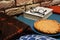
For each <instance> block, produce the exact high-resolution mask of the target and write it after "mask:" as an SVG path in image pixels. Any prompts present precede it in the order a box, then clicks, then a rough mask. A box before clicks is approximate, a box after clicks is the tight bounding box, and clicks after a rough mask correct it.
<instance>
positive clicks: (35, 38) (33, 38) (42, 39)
mask: <svg viewBox="0 0 60 40" xmlns="http://www.w3.org/2000/svg"><path fill="white" fill-rule="evenodd" d="M18 40H57V39H55V38H52V37H48V36H42V35H36V34H32V35H24V36H21V37H20V38H19V39H18Z"/></svg>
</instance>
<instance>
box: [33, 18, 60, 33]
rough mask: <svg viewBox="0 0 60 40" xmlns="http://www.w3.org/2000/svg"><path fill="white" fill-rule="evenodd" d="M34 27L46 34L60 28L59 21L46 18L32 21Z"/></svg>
mask: <svg viewBox="0 0 60 40" xmlns="http://www.w3.org/2000/svg"><path fill="white" fill-rule="evenodd" d="M34 28H35V29H37V30H38V31H41V32H44V33H47V34H55V33H58V32H59V30H60V26H59V23H58V22H57V21H56V20H48V19H46V20H38V21H36V22H35V23H34Z"/></svg>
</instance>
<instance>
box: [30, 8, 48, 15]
mask: <svg viewBox="0 0 60 40" xmlns="http://www.w3.org/2000/svg"><path fill="white" fill-rule="evenodd" d="M46 11H47V10H44V9H42V8H41V9H37V8H36V9H35V8H31V10H30V12H31V13H38V14H42V15H45V12H46Z"/></svg>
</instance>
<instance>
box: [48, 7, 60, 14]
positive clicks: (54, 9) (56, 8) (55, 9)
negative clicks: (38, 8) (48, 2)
mask: <svg viewBox="0 0 60 40" xmlns="http://www.w3.org/2000/svg"><path fill="white" fill-rule="evenodd" d="M49 8H51V9H53V12H55V13H57V14H60V6H49Z"/></svg>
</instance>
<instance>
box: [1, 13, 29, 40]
mask: <svg viewBox="0 0 60 40" xmlns="http://www.w3.org/2000/svg"><path fill="white" fill-rule="evenodd" d="M27 27H28V25H27V24H25V23H23V22H21V21H18V20H16V19H15V18H13V17H10V16H7V15H5V14H3V13H0V40H9V39H11V38H12V37H13V36H15V35H17V34H20V35H21V34H22V33H23V31H24V30H25V29H27Z"/></svg>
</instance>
